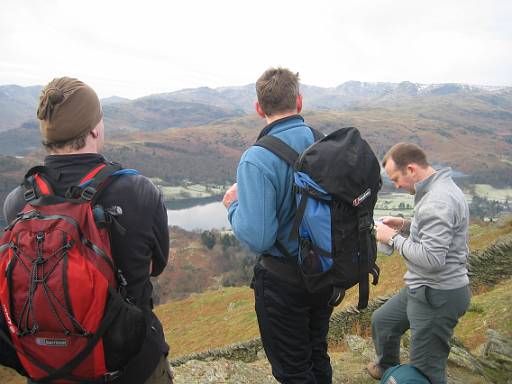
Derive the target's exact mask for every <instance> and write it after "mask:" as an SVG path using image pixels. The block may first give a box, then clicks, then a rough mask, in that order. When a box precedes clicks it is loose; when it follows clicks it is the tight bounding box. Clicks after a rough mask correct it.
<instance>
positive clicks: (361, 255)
mask: <svg viewBox="0 0 512 384" xmlns="http://www.w3.org/2000/svg"><path fill="white" fill-rule="evenodd" d="M312 131H313V133H314V136H315V139H316V140H317V141H315V143H314V144H312V145H311V146H310V147H308V148H307V149H306V150H304V152H302V154H298V153H297V152H296V151H295V150H294V149H293V148H291V147H290V146H289V145H287V144H286V143H284V142H283V141H282V140H280V139H278V138H277V137H275V136H271V135H266V136H263V137H261V138H260V139H259V140H258V141H257V142H256V143H255V145H257V146H261V147H263V148H266V149H267V150H269V151H271V152H272V153H274V154H275V155H276V156H278V157H280V158H281V159H282V160H284V161H285V162H287V163H288V164H289V165H290V166H292V167H293V168H294V186H293V193H294V195H295V200H296V204H297V212H296V214H295V220H294V223H293V226H292V230H291V233H290V239H298V241H299V257H298V259H297V260H296V258H294V257H293V256H292V255H291V254H289V252H288V251H287V250H286V248H285V247H284V246H283V245H282V244H280V243H279V242H277V243H276V244H275V246H276V248H277V249H278V250H279V251H280V252H281V253H283V254H284V255H285V256H286V257H287V258H288V259H289V261H290V262H293V263H296V264H297V265H298V269H299V271H300V275H301V278H302V281H303V283H304V285H305V286H306V288H307V289H308V291H310V292H317V291H319V290H323V289H325V288H326V287H329V286H330V287H332V288H333V294H332V297H331V300H330V304H331V305H333V306H336V305H338V304H339V303H341V301H342V300H343V297H344V296H345V290H346V289H348V288H351V287H353V286H354V285H356V284H359V303H358V308H359V309H363V308H366V307H367V305H368V297H369V290H370V289H369V278H368V275H369V274H372V275H373V281H372V284H374V285H375V284H377V283H378V277H379V267H378V266H377V265H376V264H375V260H376V257H377V245H376V241H375V236H374V234H373V210H374V207H375V203H376V202H377V193H378V191H379V189H380V187H381V185H382V180H381V177H380V165H379V162H378V160H377V158H376V156H375V154H374V153H373V151H372V149H371V148H370V146H369V145H368V143H367V142H366V141H365V140H363V139H362V138H361V135H360V133H359V131H358V130H357V129H356V128H354V127H349V128H342V129H339V130H337V131H334V132H332V133H331V134H329V135H327V136H325V137H323V138H322V137H319V134H318V132H316V131H315V130H312Z"/></svg>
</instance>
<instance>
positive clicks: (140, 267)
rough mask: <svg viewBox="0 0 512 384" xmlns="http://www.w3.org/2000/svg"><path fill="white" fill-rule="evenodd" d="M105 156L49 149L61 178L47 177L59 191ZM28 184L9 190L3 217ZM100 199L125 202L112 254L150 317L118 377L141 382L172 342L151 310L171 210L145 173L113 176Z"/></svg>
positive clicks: (17, 207) (129, 383)
mask: <svg viewBox="0 0 512 384" xmlns="http://www.w3.org/2000/svg"><path fill="white" fill-rule="evenodd" d="M103 162H106V159H105V158H104V157H103V156H102V155H99V154H92V153H88V154H79V155H50V156H47V157H46V158H45V161H44V165H45V166H46V167H48V168H50V169H51V170H53V171H55V172H56V174H57V175H60V176H59V177H58V180H49V181H50V184H51V186H52V188H53V190H54V192H55V194H57V195H61V196H63V195H64V194H65V192H66V190H67V189H68V188H69V187H70V186H72V185H77V184H78V182H79V180H80V179H81V178H82V177H84V176H85V175H86V174H87V173H88V172H89V171H90V170H92V169H93V168H95V167H97V166H98V165H99V164H101V163H103ZM23 192H24V188H22V187H17V188H16V189H14V190H13V191H11V193H10V194H9V195H8V196H7V198H6V200H5V203H4V217H5V219H6V221H7V223H9V222H10V221H11V220H13V218H14V217H15V216H16V214H17V213H18V212H19V211H21V209H22V208H23V206H24V205H25V201H24V198H23ZM98 203H99V204H101V205H102V206H103V207H105V208H108V207H111V206H114V205H117V206H119V207H121V208H122V210H123V214H122V215H121V216H119V218H118V221H119V223H120V224H121V225H122V226H123V227H124V228H125V229H126V234H125V235H124V236H122V235H121V234H120V233H118V232H117V231H115V230H113V231H111V236H110V237H111V247H112V254H113V257H114V261H115V263H116V266H117V267H118V268H119V269H121V270H122V271H123V274H124V276H125V278H126V280H127V282H128V294H129V295H130V296H131V297H133V298H134V299H135V302H136V304H137V305H138V306H139V307H141V308H142V309H144V310H145V313H146V317H147V320H148V325H149V326H148V330H147V338H146V341H145V343H144V345H143V347H142V350H141V352H140V353H139V354H138V356H137V357H136V358H134V359H133V360H132V362H131V363H130V365H129V366H128V367H127V371H126V373H125V374H124V375H123V376H122V377H121V378H120V379H118V380H116V381H115V383H119V384H140V383H143V382H144V381H145V380H146V378H147V377H149V375H150V374H151V373H152V372H153V370H154V369H155V367H156V365H157V364H158V362H159V360H160V359H161V358H162V356H163V355H167V353H168V351H169V347H168V345H167V344H166V342H165V338H164V334H163V330H162V326H161V324H160V321H159V320H158V319H157V317H156V316H155V315H154V313H153V312H152V300H151V295H152V291H153V286H152V284H151V282H150V275H151V276H158V275H159V274H160V273H161V272H162V271H163V270H164V268H165V266H166V264H167V260H168V255H169V230H168V224H167V210H166V208H165V206H164V202H163V197H162V194H161V193H160V191H159V190H158V188H156V187H155V185H154V184H153V183H152V182H151V181H150V180H149V179H147V178H146V177H144V176H142V175H122V176H115V179H114V180H113V181H112V182H111V184H110V185H109V186H108V187H107V188H106V189H105V190H104V191H103V192H102V194H101V196H100V197H99V200H98Z"/></svg>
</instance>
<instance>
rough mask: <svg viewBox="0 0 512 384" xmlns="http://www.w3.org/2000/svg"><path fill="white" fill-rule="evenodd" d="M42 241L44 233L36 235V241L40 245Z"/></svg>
mask: <svg viewBox="0 0 512 384" xmlns="http://www.w3.org/2000/svg"><path fill="white" fill-rule="evenodd" d="M43 240H44V232H38V233H37V235H36V241H37V242H38V243H39V244H41V243H42V242H43Z"/></svg>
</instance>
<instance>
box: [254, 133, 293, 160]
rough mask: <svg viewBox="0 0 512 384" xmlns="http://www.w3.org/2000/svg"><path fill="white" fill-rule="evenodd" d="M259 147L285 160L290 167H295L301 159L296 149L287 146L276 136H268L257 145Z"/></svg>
mask: <svg viewBox="0 0 512 384" xmlns="http://www.w3.org/2000/svg"><path fill="white" fill-rule="evenodd" d="M254 145H255V146H257V147H263V148H265V149H267V150H269V151H270V152H272V153H273V154H274V155H276V156H277V157H279V158H280V159H282V160H284V161H285V162H286V163H287V164H289V165H290V166H292V167H293V166H294V165H295V162H296V161H297V160H298V158H299V154H298V153H297V151H295V149H293V148H292V147H290V146H289V145H288V144H286V143H285V142H284V141H283V140H281V139H278V138H277V137H275V136H271V135H266V136H263V137H262V138H261V139H259V140H258V141H257V142H256V143H255V144H254Z"/></svg>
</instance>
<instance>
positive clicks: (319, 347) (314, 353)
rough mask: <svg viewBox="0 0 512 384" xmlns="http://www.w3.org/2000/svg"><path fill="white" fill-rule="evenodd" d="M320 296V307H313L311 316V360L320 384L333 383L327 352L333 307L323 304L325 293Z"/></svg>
mask: <svg viewBox="0 0 512 384" xmlns="http://www.w3.org/2000/svg"><path fill="white" fill-rule="evenodd" d="M319 296H320V297H319V298H318V301H316V304H317V305H319V304H320V307H318V308H316V307H313V309H312V310H311V317H310V318H311V320H310V333H311V361H312V363H313V373H314V375H315V378H316V382H317V383H318V384H331V383H332V367H331V360H330V358H329V354H328V353H327V333H328V332H329V320H330V317H331V314H332V310H333V308H332V307H331V306H329V305H328V304H327V303H326V304H324V305H322V304H321V303H322V300H324V301H325V300H326V297H325V295H319ZM313 299H314V298H313ZM327 300H328V299H327Z"/></svg>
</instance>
